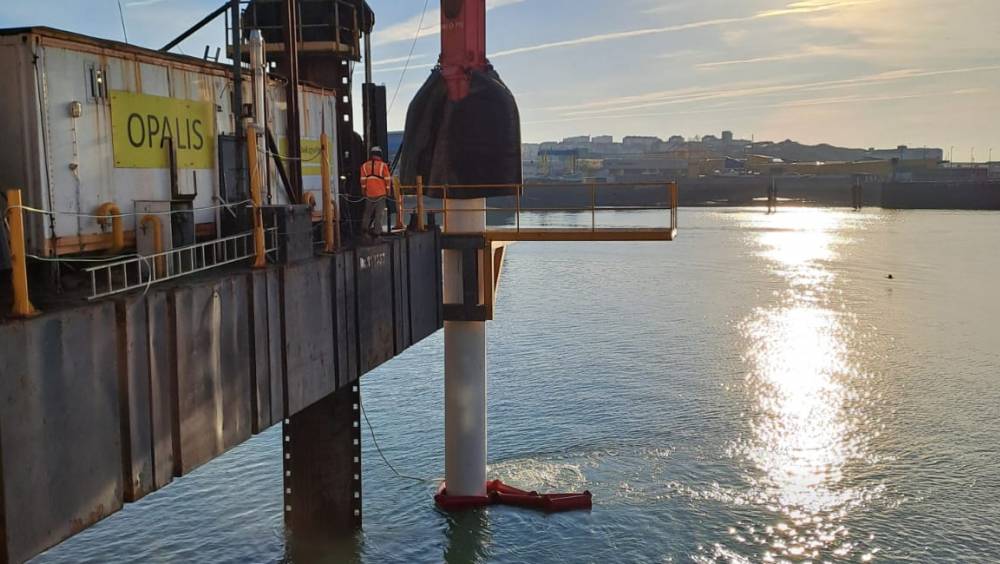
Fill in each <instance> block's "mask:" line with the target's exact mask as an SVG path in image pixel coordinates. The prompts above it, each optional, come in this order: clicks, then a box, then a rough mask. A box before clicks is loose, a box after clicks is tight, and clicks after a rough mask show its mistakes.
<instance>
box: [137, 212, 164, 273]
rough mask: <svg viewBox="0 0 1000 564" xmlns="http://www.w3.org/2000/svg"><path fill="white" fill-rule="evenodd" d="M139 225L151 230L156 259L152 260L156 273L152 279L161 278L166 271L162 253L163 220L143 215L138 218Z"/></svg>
mask: <svg viewBox="0 0 1000 564" xmlns="http://www.w3.org/2000/svg"><path fill="white" fill-rule="evenodd" d="M139 225H140V226H141V227H142V228H143V229H146V228H149V229H152V230H153V251H154V252H155V253H156V255H157V256H156V260H154V261H153V263H154V266H153V268H155V269H156V275H155V276H154V277H153V279H154V280H157V279H159V278H162V277H163V276H164V273H165V272H166V271H167V261H166V258H167V257H165V256H163V255H162V254H161V253H163V220H161V219H160V218H159V216H155V215H144V216H142V219H141V220H139Z"/></svg>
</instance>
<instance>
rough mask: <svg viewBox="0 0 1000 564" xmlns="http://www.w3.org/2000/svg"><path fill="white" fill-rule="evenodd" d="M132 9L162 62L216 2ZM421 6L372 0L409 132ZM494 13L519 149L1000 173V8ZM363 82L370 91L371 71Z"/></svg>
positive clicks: (19, 12)
mask: <svg viewBox="0 0 1000 564" xmlns="http://www.w3.org/2000/svg"><path fill="white" fill-rule="evenodd" d="M122 3H123V5H124V11H125V20H126V24H127V30H128V34H129V38H130V40H131V41H132V42H133V43H136V44H140V45H143V46H148V47H154V48H155V47H159V46H161V45H162V44H164V43H166V42H167V41H169V40H170V39H171V38H172V37H173V36H175V35H176V34H178V33H180V32H182V31H183V30H184V29H186V28H187V27H188V26H189V25H191V24H192V23H194V22H195V21H197V20H198V19H200V18H201V16H202V15H203V14H205V13H207V12H209V11H210V10H211V9H213V8H215V7H216V6H218V5H219V0H123V2H122ZM424 3H425V2H424V0H370V4H371V5H372V7H373V9H374V10H375V11H376V31H375V34H374V35H373V45H374V46H373V62H374V69H375V75H374V79H375V82H378V83H384V84H386V86H387V88H388V96H389V98H390V99H392V98H394V97H395V99H396V101H395V103H393V104H392V108H391V111H390V114H389V125H390V129H401V128H402V126H403V123H404V120H405V116H406V108H407V106H408V104H409V101H410V99H411V98H412V96H413V94H414V92H416V90H417V89H418V88H419V87H420V85H421V84H422V83H423V81H424V80H426V78H427V76H428V73H429V72H430V68H431V66H432V65H433V64H434V63H435V62H436V59H437V54H438V52H439V42H440V36H439V35H438V21H439V18H440V11H439V4H440V0H427V4H428V5H427V10H426V13H424ZM487 5H488V6H487V7H488V10H489V11H488V15H487V25H488V32H487V41H488V53H489V57H490V60H491V62H492V63H493V64H494V66H495V67H496V69H497V71H498V72H499V73H500V75H501V77H502V78H503V79H504V80H505V82H506V83H507V85H508V86H509V87H510V88H511V90H512V91H513V92H514V94H515V96H516V97H517V100H518V105H519V108H520V111H521V120H522V137H523V139H524V140H525V141H531V142H537V141H545V140H558V139H561V138H563V137H568V136H574V135H600V134H609V135H614V136H615V137H616V138H620V137H622V136H624V135H657V136H660V137H663V138H666V137H669V136H670V135H675V134H677V135H683V136H685V137H693V136H696V135H706V134H714V135H719V134H720V132H721V131H722V130H723V129H728V130H732V131H733V132H734V133H735V135H736V136H737V137H739V138H748V139H749V138H754V139H757V140H773V141H780V140H784V139H786V138H789V139H794V140H796V141H800V142H803V143H811V144H812V143H821V142H827V143H832V144H836V145H843V146H851V147H883V148H885V147H895V146H896V145H900V144H905V145H909V146H911V147H921V146H935V147H941V148H943V149H944V150H945V154H946V156H947V155H948V154H949V152H950V151H954V155H955V157H954V158H955V160H969V159H971V158H973V157H974V158H975V159H976V160H978V161H983V160H986V158H987V157H988V154H989V149H990V148H991V147H992V148H994V152H995V153H996V154H995V155H994V159H995V160H1000V26H998V25H997V22H1000V1H998V0H487ZM422 15H423V24H422V25H419V28H418V24H419V23H420V21H421V16H422ZM23 25H48V26H51V27H57V28H62V29H68V30H71V31H76V32H81V33H86V34H90V35H97V36H101V37H109V38H113V39H119V40H120V39H121V38H122V27H121V23H120V21H119V18H118V5H117V1H116V0H31V1H27V0H6V1H5V7H4V10H3V11H2V12H0V27H12V26H23ZM418 29H419V33H418ZM222 33H223V31H222V29H221V24H219V25H216V26H213V27H210V28H207V29H206V30H204V31H203V32H202V33H199V34H197V35H195V36H193V37H192V38H191V39H189V40H188V41H187V42H185V43H184V44H182V45H181V50H182V51H183V52H185V53H187V54H193V55H199V56H200V55H201V54H202V53H203V52H204V49H205V45H206V44H211V45H213V46H214V45H218V44H220V43H221V37H222ZM411 49H412V53H413V56H412V57H409V53H410V51H411ZM213 50H214V47H213ZM408 58H409V62H408V63H407V59H408ZM404 67H405V72H404ZM355 72H356V79H357V82H358V83H360V82H361V81H362V79H363V71H362V67H361V66H360V65H359V66H358V67H357V69H356V71H355Z"/></svg>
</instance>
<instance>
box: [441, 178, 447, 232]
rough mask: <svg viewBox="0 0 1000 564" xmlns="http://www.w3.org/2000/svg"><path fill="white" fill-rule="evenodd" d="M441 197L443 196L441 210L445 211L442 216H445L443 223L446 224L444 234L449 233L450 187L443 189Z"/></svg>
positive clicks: (445, 186)
mask: <svg viewBox="0 0 1000 564" xmlns="http://www.w3.org/2000/svg"><path fill="white" fill-rule="evenodd" d="M441 196H442V198H441V208H442V211H443V213H442V214H441V215H443V216H444V217H443V218H442V220H441V221H442V223H443V224H444V232H445V233H447V232H448V185H447V184H445V185H444V186H442V187H441Z"/></svg>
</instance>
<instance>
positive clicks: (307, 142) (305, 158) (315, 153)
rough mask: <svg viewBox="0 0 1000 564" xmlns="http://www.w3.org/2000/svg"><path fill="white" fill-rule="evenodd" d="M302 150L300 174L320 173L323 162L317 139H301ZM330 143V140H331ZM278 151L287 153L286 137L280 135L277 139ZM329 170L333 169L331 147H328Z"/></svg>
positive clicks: (320, 145)
mask: <svg viewBox="0 0 1000 564" xmlns="http://www.w3.org/2000/svg"><path fill="white" fill-rule="evenodd" d="M299 143H300V144H301V147H300V149H301V151H302V176H319V175H320V174H322V171H321V170H320V166H321V165H322V164H323V156H322V152H323V147H322V144H321V143H320V140H319V139H302V140H301V141H300V142H299ZM331 143H332V141H331ZM278 151H279V152H280V153H281V154H282V155H284V156H287V155H288V139H287V138H285V137H282V138H281V139H279V140H278ZM330 170H331V171H332V170H333V149H330Z"/></svg>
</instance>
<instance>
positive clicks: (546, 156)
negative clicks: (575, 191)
mask: <svg viewBox="0 0 1000 564" xmlns="http://www.w3.org/2000/svg"><path fill="white" fill-rule="evenodd" d="M579 158H580V150H579V149H541V150H540V151H538V174H539V175H540V176H545V177H550V178H551V177H560V176H572V175H574V174H576V173H577V160H578V159H579Z"/></svg>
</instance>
